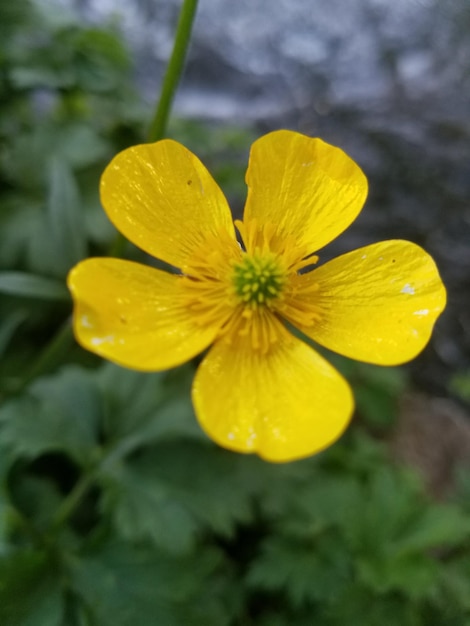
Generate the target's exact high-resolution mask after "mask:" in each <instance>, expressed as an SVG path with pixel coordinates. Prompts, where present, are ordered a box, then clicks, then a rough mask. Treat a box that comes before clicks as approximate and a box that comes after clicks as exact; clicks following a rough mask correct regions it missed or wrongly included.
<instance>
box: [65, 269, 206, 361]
mask: <svg viewBox="0 0 470 626" xmlns="http://www.w3.org/2000/svg"><path fill="white" fill-rule="evenodd" d="M181 280H182V279H181V277H180V276H175V275H173V274H169V273H167V272H162V271H160V270H157V269H153V268H151V267H146V266H144V265H139V264H138V263H133V262H131V261H123V260H119V259H104V258H95V259H87V260H86V261H83V262H81V263H79V264H78V265H77V266H76V267H75V268H74V269H73V270H72V271H71V272H70V274H69V277H68V286H69V289H70V291H71V292H72V296H73V298H74V301H75V310H74V332H75V336H76V338H77V340H78V342H79V343H80V344H81V345H82V346H83V347H84V348H86V349H87V350H91V352H94V353H96V354H98V355H100V356H102V357H104V358H106V359H109V360H110V361H114V362H115V363H118V364H119V365H124V366H126V367H131V368H133V369H137V370H143V371H156V370H163V369H166V368H169V367H174V366H175V365H179V364H181V363H184V362H185V361H187V360H188V359H191V358H192V357H193V356H195V355H196V354H198V353H199V352H201V351H202V350H204V349H205V348H206V347H207V346H208V345H209V344H210V343H211V342H212V341H213V339H214V337H215V335H216V334H217V331H218V328H217V327H216V326H208V327H204V328H200V327H198V326H197V325H196V323H195V322H194V319H193V316H192V315H191V314H190V312H189V310H188V309H187V307H186V306H185V300H184V297H182V295H181V288H180V281H181Z"/></svg>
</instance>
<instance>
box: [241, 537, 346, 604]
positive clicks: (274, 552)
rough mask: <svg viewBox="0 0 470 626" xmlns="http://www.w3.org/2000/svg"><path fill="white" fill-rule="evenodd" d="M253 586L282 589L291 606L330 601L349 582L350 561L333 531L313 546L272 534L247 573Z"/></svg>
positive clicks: (271, 589) (270, 589) (265, 588)
mask: <svg viewBox="0 0 470 626" xmlns="http://www.w3.org/2000/svg"><path fill="white" fill-rule="evenodd" d="M247 582H248V584H249V585H250V586H252V587H255V588H257V589H264V590H269V591H281V592H282V591H285V592H286V593H287V595H288V597H289V599H290V600H291V603H292V605H293V606H295V607H300V606H302V605H303V604H304V603H306V602H308V601H311V602H316V601H319V602H323V603H328V602H334V601H335V599H336V598H337V597H338V595H339V594H340V593H342V592H343V591H344V589H347V588H348V587H349V586H350V585H351V583H352V561H351V557H350V555H349V554H348V552H347V550H345V546H344V545H343V544H342V543H341V541H340V540H338V537H337V536H336V535H333V534H329V535H323V536H322V537H321V538H320V540H319V541H318V543H317V544H316V545H314V544H312V543H306V542H301V541H295V540H291V539H286V538H284V537H278V536H276V535H273V536H272V537H270V539H268V540H267V541H266V542H265V544H264V546H263V549H262V552H261V554H260V555H259V556H258V557H257V558H256V559H255V561H254V563H253V564H252V566H251V568H250V571H249V573H248V577H247Z"/></svg>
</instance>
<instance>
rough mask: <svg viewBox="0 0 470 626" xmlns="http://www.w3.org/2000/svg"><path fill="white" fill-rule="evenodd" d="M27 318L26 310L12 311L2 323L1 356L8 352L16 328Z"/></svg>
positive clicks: (0, 334) (0, 337) (0, 331)
mask: <svg viewBox="0 0 470 626" xmlns="http://www.w3.org/2000/svg"><path fill="white" fill-rule="evenodd" d="M26 318H27V313H26V311H18V310H16V311H12V312H11V313H10V314H9V315H7V316H6V317H4V318H3V319H2V322H1V324H0V357H1V356H3V354H4V353H5V352H6V349H7V348H8V345H9V343H10V341H11V339H12V337H13V335H14V334H15V332H16V330H17V329H18V327H19V326H20V324H22V323H23V322H24V320H25V319H26Z"/></svg>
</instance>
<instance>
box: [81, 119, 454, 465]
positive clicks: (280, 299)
mask: <svg viewBox="0 0 470 626" xmlns="http://www.w3.org/2000/svg"><path fill="white" fill-rule="evenodd" d="M246 182H247V185H248V197H247V201H246V206H245V210H244V216H243V221H240V222H238V221H236V222H235V226H236V228H237V230H238V232H239V235H240V238H241V242H242V244H241V245H240V244H239V243H238V242H237V236H236V233H235V228H234V224H233V222H232V218H231V213H230V209H229V207H228V205H227V202H226V200H225V198H224V196H223V194H222V192H221V190H220V189H219V187H218V186H217V184H216V183H215V181H214V180H213V179H212V178H211V176H210V174H209V173H208V171H207V170H206V168H205V167H204V166H203V165H202V163H201V162H200V161H199V160H198V159H197V158H196V157H195V156H194V155H193V154H192V153H191V152H190V151H189V150H187V149H186V148H185V147H184V146H182V145H180V144H179V143H177V142H175V141H172V140H163V141H159V142H157V143H154V144H146V145H139V146H135V147H132V148H129V149H127V150H124V151H123V152H121V153H120V154H118V155H117V156H116V157H115V158H114V159H113V160H112V161H111V163H110V164H109V166H108V167H107V168H106V170H105V172H104V174H103V177H102V180H101V199H102V203H103V205H104V208H105V210H106V212H107V214H108V216H109V218H110V219H111V221H112V222H113V223H114V224H115V226H116V227H117V228H118V229H119V230H120V231H121V232H122V233H123V234H124V235H125V236H126V237H128V238H129V239H130V240H131V241H132V242H133V243H134V244H136V245H137V246H139V247H140V248H141V249H142V250H144V251H145V252H147V253H149V254H150V255H153V256H155V257H157V258H159V259H161V260H163V261H166V262H167V263H169V264H170V265H172V266H175V267H177V268H179V270H180V272H179V273H177V274H173V273H169V272H165V271H161V270H159V269H155V268H153V267H147V266H143V265H140V264H138V263H134V262H131V261H125V260H120V259H112V258H92V259H87V260H85V261H83V262H81V263H79V264H78V265H77V266H76V267H75V268H74V269H73V270H72V271H71V272H70V275H69V279H68V284H69V288H70V290H71V292H72V294H73V297H74V300H75V311H74V329H75V334H76V337H77V339H78V341H79V342H80V344H81V345H82V346H83V347H85V348H87V349H88V350H91V351H92V352H95V353H96V354H99V355H101V356H102V357H105V358H106V359H109V360H111V361H114V362H115V363H118V364H120V365H124V366H127V367H130V368H135V369H138V370H143V371H155V370H163V369H166V368H170V367H174V366H176V365H179V364H181V363H183V362H185V361H187V360H188V359H191V358H192V357H194V356H195V355H197V354H199V353H200V352H202V351H203V350H205V349H206V348H208V347H209V346H211V345H212V347H211V348H210V349H209V351H208V353H207V354H206V356H204V358H203V360H202V362H201V364H200V365H199V368H198V370H197V373H196V376H195V380H194V384H193V391H192V398H193V404H194V408H195V412H196V415H197V417H198V420H199V422H200V424H201V426H202V428H203V429H204V430H205V431H206V433H207V434H208V435H209V436H210V437H211V438H212V439H214V440H215V441H216V442H218V443H219V444H220V445H222V446H224V447H226V448H229V449H232V450H236V451H238V452H256V453H258V454H259V455H260V456H261V457H263V458H265V459H268V460H270V461H289V460H292V459H297V458H301V457H305V456H308V455H311V454H313V453H315V452H318V451H319V450H322V449H323V448H325V447H327V446H328V445H330V444H331V443H333V442H334V441H335V440H336V439H337V438H338V437H339V436H340V435H341V433H342V432H343V431H344V429H345V428H346V426H347V424H348V422H349V420H350V417H351V414H352V412H353V406H354V401H353V396H352V393H351V389H350V387H349V385H348V384H347V382H346V381H345V380H344V379H343V377H342V376H341V375H340V374H339V373H338V372H337V371H336V370H335V369H334V368H333V367H332V366H331V365H330V364H329V363H328V362H327V361H326V360H325V359H324V358H323V357H322V356H320V354H319V353H318V352H316V351H315V350H314V349H313V348H312V347H310V346H309V345H307V344H306V343H304V342H303V341H302V340H301V339H299V338H298V337H297V336H295V335H294V334H292V333H291V332H290V331H289V328H288V325H291V326H293V327H295V328H297V329H298V330H300V331H301V332H302V333H303V334H304V335H306V336H307V337H309V338H311V339H313V340H314V341H315V342H317V343H318V344H320V345H322V346H324V347H326V348H329V349H330V350H334V351H336V352H338V353H340V354H343V355H345V356H348V357H352V358H355V359H359V360H361V361H367V362H370V363H376V364H380V365H396V364H399V363H403V362H405V361H408V360H409V359H412V358H413V357H414V356H416V355H417V354H418V353H419V352H420V351H421V350H422V349H423V347H424V346H425V345H426V343H427V342H428V340H429V337H430V334H431V331H432V327H433V325H434V322H435V320H436V318H437V317H438V315H439V314H440V313H441V311H442V310H443V308H444V306H445V300H446V294H445V289H444V286H443V285H442V282H441V280H440V278H439V274H438V271H437V269H436V266H435V264H434V262H433V260H432V259H431V257H430V256H429V255H428V254H427V253H426V252H425V251H424V250H423V249H422V248H420V247H419V246H417V245H415V244H413V243H410V242H407V241H400V240H395V241H383V242H380V243H376V244H372V245H369V246H365V247H363V248H360V249H359V250H355V251H353V252H349V253H348V254H344V255H342V256H340V257H339V258H336V259H334V260H333V261H329V262H327V263H325V264H323V265H320V266H318V267H315V268H314V269H310V271H308V268H309V267H310V266H312V265H316V263H317V261H318V257H317V256H313V253H316V252H317V251H318V250H320V249H321V248H323V246H325V244H327V243H329V242H330V241H332V240H333V239H334V238H335V237H337V236H338V235H339V234H340V233H341V232H342V231H343V230H345V229H346V228H347V227H348V226H349V225H350V224H351V222H352V221H353V220H354V219H355V218H356V217H357V215H358V213H359V212H360V210H361V208H362V205H363V203H364V201H365V198H366V195H367V181H366V178H365V176H364V174H363V173H362V171H361V170H360V168H359V167H358V166H357V165H356V164H355V163H354V161H352V160H351V159H350V158H349V157H348V156H347V155H346V154H345V153H344V152H343V151H342V150H340V149H339V148H335V147H333V146H331V145H328V144H326V143H324V142H323V141H321V140H320V139H312V138H309V137H306V136H304V135H301V134H299V133H295V132H290V131H286V130H281V131H277V132H273V133H270V134H268V135H265V136H264V137H261V138H260V139H258V140H257V141H256V142H255V143H254V144H253V146H252V149H251V153H250V160H249V165H248V171H247V175H246Z"/></svg>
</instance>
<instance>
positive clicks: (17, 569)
mask: <svg viewBox="0 0 470 626" xmlns="http://www.w3.org/2000/svg"><path fill="white" fill-rule="evenodd" d="M63 608H64V607H63V598H62V593H61V589H60V585H59V582H58V577H57V574H56V572H55V570H54V568H53V566H52V565H51V564H50V563H49V562H48V560H47V558H46V556H45V555H44V554H43V553H41V552H38V551H33V550H24V551H21V552H13V553H11V554H10V555H8V556H7V557H5V558H3V559H0V624H1V625H2V626H62V616H63Z"/></svg>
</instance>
